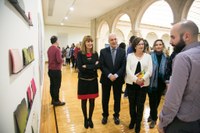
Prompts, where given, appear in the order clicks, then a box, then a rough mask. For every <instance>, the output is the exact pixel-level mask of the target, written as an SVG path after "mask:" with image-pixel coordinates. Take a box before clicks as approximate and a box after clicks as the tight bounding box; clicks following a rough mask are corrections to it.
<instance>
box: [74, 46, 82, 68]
mask: <svg viewBox="0 0 200 133" xmlns="http://www.w3.org/2000/svg"><path fill="white" fill-rule="evenodd" d="M80 47H81V44H80V43H77V44H76V46H75V48H74V54H73V55H74V68H75V70H76V68H77V55H78V52H79V51H80Z"/></svg>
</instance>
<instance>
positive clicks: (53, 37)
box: [50, 36, 58, 44]
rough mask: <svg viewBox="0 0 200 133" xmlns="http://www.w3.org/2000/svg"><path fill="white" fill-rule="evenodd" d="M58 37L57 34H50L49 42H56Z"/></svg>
mask: <svg viewBox="0 0 200 133" xmlns="http://www.w3.org/2000/svg"><path fill="white" fill-rule="evenodd" d="M57 40H58V38H57V36H52V37H51V39H50V41H51V44H54V43H55V42H57Z"/></svg>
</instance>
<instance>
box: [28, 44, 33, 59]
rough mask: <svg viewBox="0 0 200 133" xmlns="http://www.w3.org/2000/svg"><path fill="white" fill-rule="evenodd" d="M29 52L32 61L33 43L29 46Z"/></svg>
mask: <svg viewBox="0 0 200 133" xmlns="http://www.w3.org/2000/svg"><path fill="white" fill-rule="evenodd" d="M28 53H29V56H30V59H31V61H33V60H34V53H33V45H31V46H29V47H28Z"/></svg>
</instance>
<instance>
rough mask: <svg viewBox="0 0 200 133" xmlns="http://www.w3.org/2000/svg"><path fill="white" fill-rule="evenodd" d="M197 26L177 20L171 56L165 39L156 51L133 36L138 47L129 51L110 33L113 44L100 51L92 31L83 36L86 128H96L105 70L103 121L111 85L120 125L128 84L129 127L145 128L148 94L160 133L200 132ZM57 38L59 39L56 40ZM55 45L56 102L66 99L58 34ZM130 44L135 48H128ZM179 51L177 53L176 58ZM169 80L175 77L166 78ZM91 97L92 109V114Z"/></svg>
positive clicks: (81, 85) (80, 60) (81, 87)
mask: <svg viewBox="0 0 200 133" xmlns="http://www.w3.org/2000/svg"><path fill="white" fill-rule="evenodd" d="M198 34H199V29H198V27H197V25H196V24H195V23H194V22H192V21H190V20H185V21H181V22H179V23H177V24H175V25H174V26H173V27H172V29H171V32H170V38H171V39H170V44H171V45H172V46H173V47H174V52H173V53H172V55H171V56H170V57H169V58H167V57H166V55H165V54H164V48H165V45H164V42H163V40H161V39H157V40H156V41H155V42H154V44H153V52H151V53H150V54H149V53H147V52H146V45H145V43H146V41H145V40H144V39H143V38H140V37H132V38H133V39H130V40H131V42H130V49H131V51H132V52H130V53H129V54H127V55H126V52H125V50H124V49H123V48H121V47H118V42H117V37H116V35H115V34H110V35H109V37H108V42H109V44H110V45H109V47H106V48H103V49H102V50H101V51H100V56H98V53H97V52H95V50H94V47H93V39H92V37H91V36H85V37H84V38H83V41H82V44H81V48H80V51H79V52H78V55H77V67H78V70H79V71H78V99H80V100H81V108H82V112H83V116H84V127H85V128H86V129H87V128H88V127H90V128H93V127H94V124H93V122H92V115H93V111H94V107H95V98H97V97H98V96H99V93H98V89H99V88H98V75H97V70H98V69H100V70H101V77H100V83H101V85H102V86H101V87H102V110H103V113H102V121H101V122H102V124H103V125H105V124H107V122H108V117H109V99H110V92H111V89H112V90H113V97H114V107H113V108H114V114H113V120H114V123H115V124H116V125H119V124H120V102H121V92H122V86H123V84H124V83H126V90H127V95H128V100H129V113H130V124H129V129H133V128H135V132H136V133H139V132H140V129H141V121H142V117H143V111H144V103H145V100H146V94H148V96H149V106H150V114H149V118H148V122H151V123H150V124H149V126H150V128H154V127H155V125H156V124H157V119H158V118H159V124H158V127H157V128H158V131H159V133H178V132H180V133H185V132H190V133H199V132H200V111H199V110H200V103H199V102H198V101H199V100H200V89H199V86H200V72H199V71H198V68H200V42H198ZM52 40H53V41H52ZM51 43H52V46H51V47H50V48H49V50H48V58H49V77H50V94H51V97H52V104H53V105H54V106H62V105H64V104H65V103H64V102H61V101H60V100H59V88H60V83H61V64H62V58H61V55H60V50H59V49H58V48H57V46H58V43H57V38H56V37H55V36H52V38H51ZM128 49H129V48H128ZM175 56H176V57H175ZM166 81H169V82H166ZM166 86H167V93H166V95H165V101H164V105H163V108H162V110H161V112H160V115H159V117H158V106H159V103H160V100H161V96H162V94H163V91H164V89H165V88H166ZM87 101H89V114H88V113H87V110H88V109H87Z"/></svg>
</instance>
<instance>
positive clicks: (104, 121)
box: [101, 117, 108, 125]
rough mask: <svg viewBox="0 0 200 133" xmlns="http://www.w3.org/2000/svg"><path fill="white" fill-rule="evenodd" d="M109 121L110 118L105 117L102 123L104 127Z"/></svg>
mask: <svg viewBox="0 0 200 133" xmlns="http://www.w3.org/2000/svg"><path fill="white" fill-rule="evenodd" d="M107 121H108V118H107V117H103V119H102V121H101V123H102V124H103V125H105V124H106V123H107Z"/></svg>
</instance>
